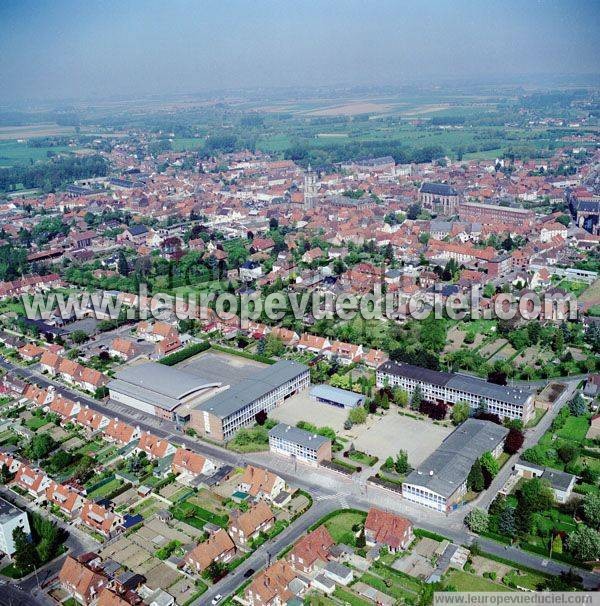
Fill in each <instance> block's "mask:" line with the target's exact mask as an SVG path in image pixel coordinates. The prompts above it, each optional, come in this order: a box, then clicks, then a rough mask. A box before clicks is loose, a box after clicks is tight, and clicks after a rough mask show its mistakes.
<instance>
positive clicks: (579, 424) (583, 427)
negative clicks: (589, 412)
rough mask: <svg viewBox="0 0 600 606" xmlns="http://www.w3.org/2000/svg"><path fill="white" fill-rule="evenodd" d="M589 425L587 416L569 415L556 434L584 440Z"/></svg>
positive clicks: (566, 437)
mask: <svg viewBox="0 0 600 606" xmlns="http://www.w3.org/2000/svg"><path fill="white" fill-rule="evenodd" d="M589 427H590V422H589V419H588V418H587V417H569V418H568V419H567V420H566V422H565V424H564V426H563V427H561V429H559V430H558V431H557V432H556V434H557V435H558V436H559V437H560V438H563V439H564V440H570V441H573V442H583V440H584V439H585V434H586V433H587V432H588V429H589Z"/></svg>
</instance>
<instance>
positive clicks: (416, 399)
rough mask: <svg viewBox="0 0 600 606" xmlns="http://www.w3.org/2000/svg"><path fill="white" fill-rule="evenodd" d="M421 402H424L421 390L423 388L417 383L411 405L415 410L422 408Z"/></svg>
mask: <svg viewBox="0 0 600 606" xmlns="http://www.w3.org/2000/svg"><path fill="white" fill-rule="evenodd" d="M421 402H423V393H422V392H421V388H420V387H419V386H418V385H417V386H416V387H415V389H414V391H413V393H412V397H411V398H410V407H411V408H412V409H413V410H419V408H421Z"/></svg>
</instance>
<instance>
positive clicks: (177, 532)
mask: <svg viewBox="0 0 600 606" xmlns="http://www.w3.org/2000/svg"><path fill="white" fill-rule="evenodd" d="M184 528H185V530H186V531H187V532H183V531H182V530H181V529H180V528H179V527H177V528H174V527H173V526H172V525H171V524H166V523H165V522H162V521H161V520H159V519H158V518H154V519H152V520H150V521H149V522H146V523H145V524H144V526H143V527H142V528H140V530H138V531H137V532H136V533H135V534H136V535H142V536H145V537H146V540H152V538H153V537H155V536H157V535H160V536H163V537H165V539H166V540H167V542H169V541H179V542H180V543H184V544H185V543H189V542H190V541H191V540H193V539H194V538H195V537H197V536H198V534H199V533H197V532H194V531H193V529H192V528H191V527H190V526H189V525H184Z"/></svg>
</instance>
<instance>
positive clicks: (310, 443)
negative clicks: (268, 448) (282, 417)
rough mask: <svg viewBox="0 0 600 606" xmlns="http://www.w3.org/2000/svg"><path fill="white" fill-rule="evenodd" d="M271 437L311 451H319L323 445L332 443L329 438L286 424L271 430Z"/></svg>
mask: <svg viewBox="0 0 600 606" xmlns="http://www.w3.org/2000/svg"><path fill="white" fill-rule="evenodd" d="M269 437H270V438H271V437H273V438H280V439H282V440H286V441H287V442H292V443H294V444H298V445H299V446H303V447H305V448H309V449H311V450H317V449H319V448H320V447H321V446H322V445H323V444H326V443H327V442H329V441H330V440H329V438H326V437H325V436H320V435H319V434H316V433H310V431H306V430H304V429H300V428H299V427H292V426H291V425H287V424H286V423H279V424H278V425H275V427H273V428H272V429H271V430H269Z"/></svg>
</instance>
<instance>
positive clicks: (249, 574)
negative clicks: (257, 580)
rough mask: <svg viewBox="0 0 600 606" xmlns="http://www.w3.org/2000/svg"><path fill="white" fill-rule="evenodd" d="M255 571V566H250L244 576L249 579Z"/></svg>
mask: <svg viewBox="0 0 600 606" xmlns="http://www.w3.org/2000/svg"><path fill="white" fill-rule="evenodd" d="M255 572H256V570H254V568H248V570H246V572H245V573H244V578H245V579H249V578H250V577H251V576H252V575H253V574H254V573H255Z"/></svg>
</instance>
